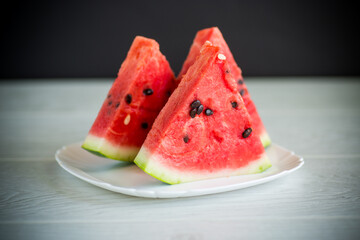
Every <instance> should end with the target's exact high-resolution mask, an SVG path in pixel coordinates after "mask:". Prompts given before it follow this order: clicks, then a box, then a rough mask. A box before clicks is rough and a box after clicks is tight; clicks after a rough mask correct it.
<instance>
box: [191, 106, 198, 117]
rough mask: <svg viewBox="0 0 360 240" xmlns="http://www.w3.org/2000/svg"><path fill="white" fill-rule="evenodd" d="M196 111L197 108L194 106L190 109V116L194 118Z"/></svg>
mask: <svg viewBox="0 0 360 240" xmlns="http://www.w3.org/2000/svg"><path fill="white" fill-rule="evenodd" d="M196 112H197V109H196V108H193V109H191V111H190V117H191V118H194V117H195V115H196Z"/></svg>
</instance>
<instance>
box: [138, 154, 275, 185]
mask: <svg viewBox="0 0 360 240" xmlns="http://www.w3.org/2000/svg"><path fill="white" fill-rule="evenodd" d="M160 158H161V157H160V156H155V155H153V154H150V153H149V151H148V150H147V149H146V148H145V147H142V148H141V149H140V151H139V153H138V155H137V156H136V158H135V160H134V163H135V164H136V165H137V166H138V167H139V168H141V169H142V170H143V171H144V172H146V173H147V174H149V175H150V176H152V177H154V178H156V179H158V180H160V181H162V182H165V183H168V184H179V183H187V182H193V181H199V180H207V179H213V178H221V177H231V176H238V175H246V174H256V173H262V172H264V171H265V170H267V169H268V168H270V167H271V166H272V164H271V162H270V160H269V158H268V157H267V155H266V154H263V155H262V156H261V158H260V159H258V160H257V161H254V162H253V163H250V164H248V165H247V166H245V167H242V168H240V169H238V170H236V171H234V170H233V169H229V170H221V171H219V172H218V173H213V172H212V173H210V174H209V173H206V172H202V173H199V172H187V173H185V172H179V171H176V170H174V169H170V168H168V167H167V166H166V165H165V164H161V162H162V161H161V159H160ZM164 163H165V161H164Z"/></svg>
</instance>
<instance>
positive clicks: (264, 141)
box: [260, 132, 271, 148]
mask: <svg viewBox="0 0 360 240" xmlns="http://www.w3.org/2000/svg"><path fill="white" fill-rule="evenodd" d="M260 140H261V143H262V145H263V146H264V148H266V147H268V146H270V145H271V139H270V136H269V135H268V134H267V133H266V132H265V133H263V134H261V135H260Z"/></svg>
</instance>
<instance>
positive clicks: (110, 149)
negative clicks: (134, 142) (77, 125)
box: [81, 135, 139, 162]
mask: <svg viewBox="0 0 360 240" xmlns="http://www.w3.org/2000/svg"><path fill="white" fill-rule="evenodd" d="M81 147H82V148H83V149H85V150H87V151H89V152H91V153H92V154H95V155H97V156H100V157H105V158H110V159H113V160H119V161H127V162H132V161H134V158H135V157H136V155H137V153H138V151H139V148H138V147H127V146H121V147H120V146H116V147H115V146H113V145H112V144H111V143H109V142H107V141H106V139H104V138H100V137H96V136H92V135H88V136H87V137H86V139H85V141H84V143H83V144H82V146H81Z"/></svg>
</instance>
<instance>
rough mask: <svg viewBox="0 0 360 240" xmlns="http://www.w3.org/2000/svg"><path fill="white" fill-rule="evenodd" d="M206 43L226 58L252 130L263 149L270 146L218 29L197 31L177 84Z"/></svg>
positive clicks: (237, 69)
mask: <svg viewBox="0 0 360 240" xmlns="http://www.w3.org/2000/svg"><path fill="white" fill-rule="evenodd" d="M206 41H210V42H212V43H213V44H214V45H217V46H219V47H220V48H221V51H222V52H223V53H224V55H225V56H226V59H227V61H228V64H229V68H230V71H231V74H232V75H233V77H234V78H235V80H236V81H237V88H238V91H239V93H240V95H241V96H242V97H243V100H244V102H245V106H246V108H247V110H248V112H249V114H250V116H251V119H252V123H253V126H254V130H255V132H256V133H257V134H258V135H260V138H261V141H262V143H263V145H264V147H267V146H269V145H270V144H271V140H270V137H269V135H268V134H267V132H266V129H265V127H264V124H263V122H262V121H261V118H260V115H259V113H258V111H257V110H256V107H255V104H254V102H253V101H252V100H251V97H250V94H249V91H248V89H247V87H246V84H245V82H244V79H243V77H242V72H241V69H240V68H239V67H238V65H237V64H236V62H235V59H234V57H233V55H232V53H231V51H230V49H229V47H228V45H227V44H226V42H225V39H224V38H223V36H222V34H221V32H220V30H219V28H217V27H212V28H206V29H203V30H200V31H198V33H197V34H196V36H195V39H194V42H193V44H192V46H191V48H190V51H189V54H188V56H187V58H186V60H185V62H184V64H183V67H182V69H181V71H180V73H179V76H178V78H177V82H178V83H179V82H180V81H181V79H182V76H183V75H184V74H185V73H186V72H187V71H188V69H189V67H190V66H191V65H192V64H193V63H194V62H195V60H196V58H197V56H198V55H199V54H200V48H201V46H202V45H203V44H204V43H205V42H206Z"/></svg>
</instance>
